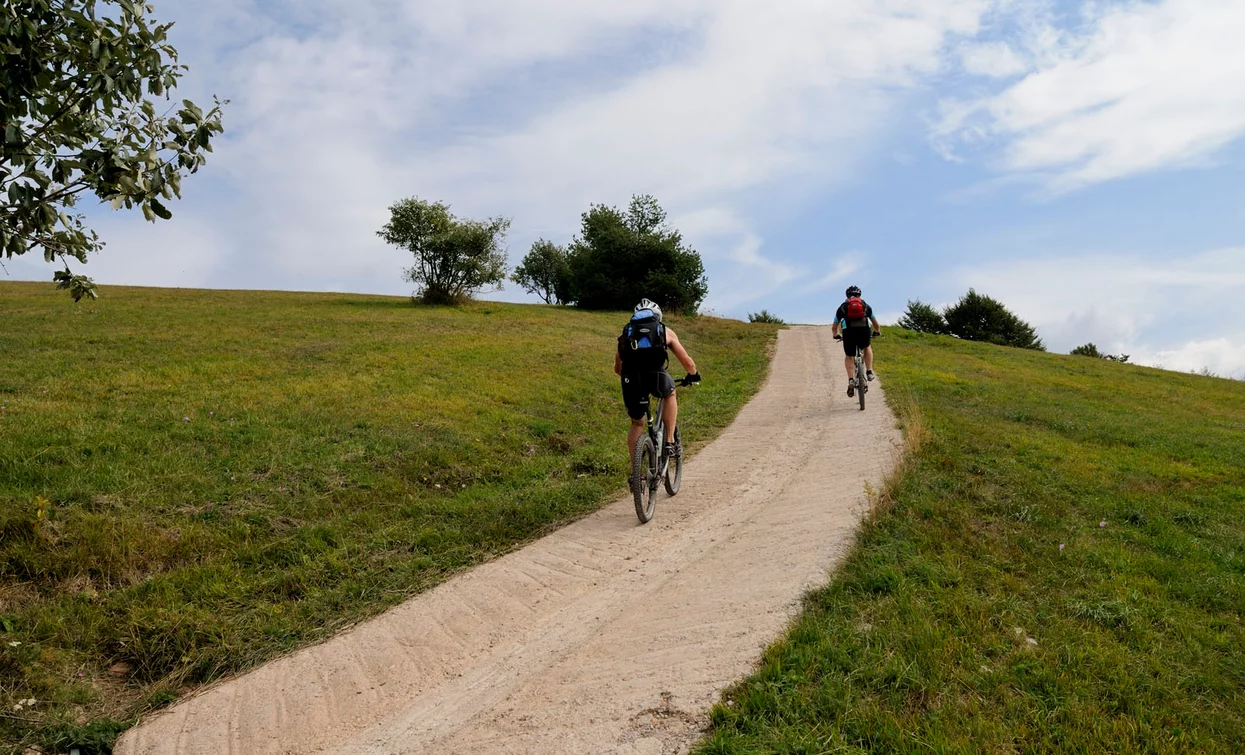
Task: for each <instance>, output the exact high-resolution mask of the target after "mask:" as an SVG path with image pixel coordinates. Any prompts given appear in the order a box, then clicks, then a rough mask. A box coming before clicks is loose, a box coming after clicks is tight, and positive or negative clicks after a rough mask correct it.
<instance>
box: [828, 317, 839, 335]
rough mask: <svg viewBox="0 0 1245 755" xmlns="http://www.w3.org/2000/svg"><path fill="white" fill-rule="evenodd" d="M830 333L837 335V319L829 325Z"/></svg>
mask: <svg viewBox="0 0 1245 755" xmlns="http://www.w3.org/2000/svg"><path fill="white" fill-rule="evenodd" d="M830 334H831V335H833V336H835V337H837V336H838V335H839V321H838V320H835V321H834V325H831V326H830Z"/></svg>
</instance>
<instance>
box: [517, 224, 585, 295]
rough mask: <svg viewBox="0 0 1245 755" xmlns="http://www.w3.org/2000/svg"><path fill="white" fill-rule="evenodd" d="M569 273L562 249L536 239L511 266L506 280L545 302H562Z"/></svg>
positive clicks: (566, 289) (566, 291) (566, 288)
mask: <svg viewBox="0 0 1245 755" xmlns="http://www.w3.org/2000/svg"><path fill="white" fill-rule="evenodd" d="M569 276H570V268H569V267H568V266H567V264H566V249H565V248H564V247H560V246H558V245H557V244H555V243H553V242H552V241H545V240H544V239H540V240H538V241H535V242H533V244H532V249H531V251H529V252H528V253H527V255H526V256H525V257H524V258H523V261H522V262H520V263H519V266H518V267H516V268H515V269H514V275H512V276H511V278H510V279H511V280H513V281H514V282H515V283H518V284H519V285H520V286H522V287H523V290H525V291H527V292H528V293H529V294H536V295H537V296H539V297H540V298H542V299H544V300H545V303H546V304H565V303H566V301H567V300H566V294H567V293H568V288H569V286H568V281H567V278H568V277H569Z"/></svg>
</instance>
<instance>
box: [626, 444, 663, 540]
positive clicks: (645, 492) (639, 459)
mask: <svg viewBox="0 0 1245 755" xmlns="http://www.w3.org/2000/svg"><path fill="white" fill-rule="evenodd" d="M631 495H632V496H633V497H634V498H635V515H636V516H637V517H639V519H640V524H645V523H647V522H648V520H650V519H652V518H653V511H654V510H655V509H656V508H657V448H656V447H654V446H653V439H652V438H650V437H649V436H648V435H647V434H645V435H641V436H640V439H639V440H638V441H636V444H635V453H634V454H632V456H631Z"/></svg>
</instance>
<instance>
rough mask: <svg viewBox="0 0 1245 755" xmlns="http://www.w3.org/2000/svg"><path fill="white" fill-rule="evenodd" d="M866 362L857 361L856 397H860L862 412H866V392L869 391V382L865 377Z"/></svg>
mask: <svg viewBox="0 0 1245 755" xmlns="http://www.w3.org/2000/svg"><path fill="white" fill-rule="evenodd" d="M863 365H864V361H863V360H861V359H857V360H856V395H857V396H859V397H860V411H862V412H863V411H864V410H865V391H867V390H869V387H868V386H869V381H868V379H867V378H866V377H865V369H864V366H863Z"/></svg>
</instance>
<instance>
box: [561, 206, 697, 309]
mask: <svg viewBox="0 0 1245 755" xmlns="http://www.w3.org/2000/svg"><path fill="white" fill-rule="evenodd" d="M567 261H568V265H569V269H570V277H569V280H568V284H569V285H568V291H567V295H568V297H570V299H568V300H573V301H574V302H575V304H576V306H579V307H583V308H585V309H631V307H632V306H634V305H635V303H636V302H637V301H639V300H640V299H642V298H645V297H647V298H649V299H652V300H653V301H655V302H657V303H658V304H660V305H661V306H663V307H665V308H666V309H668V310H670V311H674V312H684V313H686V314H695V313H696V311H697V309H698V308H699V307H700V303H701V301H703V300H704V298H705V295H706V294H707V293H708V292H709V284H708V281H707V280H706V279H705V268H704V264H703V263H702V262H701V260H700V255H699V254H697V253H696V251H695V250H694V249H689V248H687V247H685V246H684V245H683V237H682V235H681V234H680V233H679V232H678V231H676V230H674V229H672V228H670V227H669V226H668V225H667V224H666V213H665V210H663V209H662V208H661V205H659V204H658V203H657V200H656V199H654V198H653V197H651V196H648V195H640V196H634V197H632V198H631V204H630V206H629V207H628V208H627V212H625V213H624V212H621V211H619V210H618V209H617V208H614V207H606V206H605V205H593V206H592V208H591V209H589V210H588V211H587V212H585V213H584V214H583V225H582V228H581V230H580V235H579V237H578V238H576V239H575V240H574V241H573V242H571V247H570V252H569V255H568V260H567Z"/></svg>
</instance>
